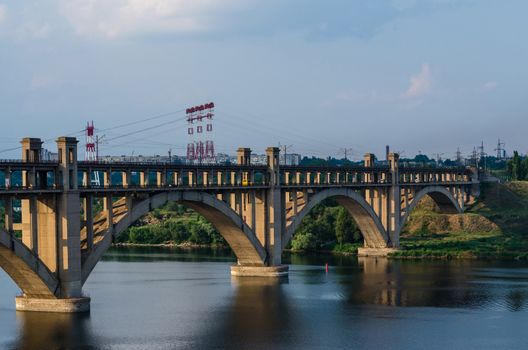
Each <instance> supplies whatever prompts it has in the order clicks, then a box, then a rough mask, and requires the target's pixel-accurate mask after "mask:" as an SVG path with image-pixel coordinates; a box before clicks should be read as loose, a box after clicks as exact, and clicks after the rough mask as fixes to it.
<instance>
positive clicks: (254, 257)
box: [82, 191, 267, 284]
mask: <svg viewBox="0 0 528 350" xmlns="http://www.w3.org/2000/svg"><path fill="white" fill-rule="evenodd" d="M169 201H174V202H179V203H182V204H184V205H185V206H187V207H189V208H191V209H193V210H195V211H196V212H198V213H199V214H200V215H202V216H204V217H205V218H206V219H207V220H208V221H209V222H210V223H211V224H212V225H213V226H214V227H215V228H216V229H217V230H218V232H219V233H220V234H221V235H222V237H224V239H225V240H226V241H227V243H228V244H229V246H230V247H231V249H232V250H233V252H234V254H235V256H236V257H237V259H238V263H239V264H241V265H246V266H265V264H266V262H267V254H266V251H265V249H264V247H263V246H262V244H261V243H260V241H259V240H258V238H257V236H256V235H255V234H254V232H253V231H252V230H251V228H250V227H249V226H248V225H247V224H246V223H244V221H243V220H242V218H241V217H240V216H239V215H238V214H237V213H236V212H235V211H234V210H233V209H231V207H230V206H229V205H228V204H227V203H225V202H224V201H222V200H219V199H218V198H216V197H215V196H214V195H211V194H208V193H204V192H195V191H184V192H162V193H157V194H154V195H151V196H149V197H148V198H145V199H143V200H141V201H139V202H136V203H134V205H133V206H132V210H131V211H130V212H128V213H127V214H126V215H125V216H123V217H122V218H121V219H120V220H119V221H118V222H117V223H115V224H114V232H113V236H114V237H117V236H119V235H120V234H121V233H122V232H124V231H125V230H126V229H127V228H129V227H130V226H131V225H132V224H133V223H134V222H136V221H137V220H138V219H139V218H141V217H142V216H144V215H146V214H148V213H149V212H151V211H153V210H154V209H156V208H159V207H161V206H163V205H164V204H166V203H167V202H169ZM111 244H112V234H110V232H106V233H105V234H104V238H103V239H102V240H101V241H100V242H98V243H97V244H95V245H94V247H93V249H92V252H91V253H90V255H89V256H88V257H87V258H86V260H85V262H84V263H83V267H82V280H83V284H84V282H85V281H86V279H87V278H88V276H89V275H90V272H91V271H92V270H93V268H94V267H95V265H96V264H97V262H98V261H99V260H100V259H101V257H102V256H103V254H104V252H105V251H106V250H107V249H108V248H109V247H110V245H111Z"/></svg>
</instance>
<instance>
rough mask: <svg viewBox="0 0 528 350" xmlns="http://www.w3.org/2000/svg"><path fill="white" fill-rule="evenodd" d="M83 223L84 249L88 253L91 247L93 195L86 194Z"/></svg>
mask: <svg viewBox="0 0 528 350" xmlns="http://www.w3.org/2000/svg"><path fill="white" fill-rule="evenodd" d="M84 222H85V223H86V226H85V227H86V247H87V249H88V251H90V250H92V247H93V195H92V194H87V195H86V198H85V199H84Z"/></svg>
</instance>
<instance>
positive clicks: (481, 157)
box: [478, 141, 487, 171]
mask: <svg viewBox="0 0 528 350" xmlns="http://www.w3.org/2000/svg"><path fill="white" fill-rule="evenodd" d="M478 150H479V154H478V156H479V162H483V163H484V164H483V167H484V171H486V156H487V154H486V152H484V141H481V143H480V146H479V147H478Z"/></svg>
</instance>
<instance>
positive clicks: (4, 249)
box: [0, 231, 59, 299]
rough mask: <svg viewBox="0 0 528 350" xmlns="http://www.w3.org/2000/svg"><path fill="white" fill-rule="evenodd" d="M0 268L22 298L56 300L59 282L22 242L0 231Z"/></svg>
mask: <svg viewBox="0 0 528 350" xmlns="http://www.w3.org/2000/svg"><path fill="white" fill-rule="evenodd" d="M0 268H1V269H2V270H4V271H5V272H6V273H7V275H8V276H9V277H11V279H12V280H13V282H15V284H16V285H17V286H18V287H19V288H20V289H21V290H22V293H23V294H24V296H26V297H29V298H39V299H56V298H57V295H58V293H59V282H58V281H57V279H56V278H55V276H54V275H53V274H52V273H51V271H49V270H48V269H47V268H46V266H45V265H44V263H42V262H41V261H40V259H39V258H38V257H36V256H35V254H33V253H32V252H31V251H30V250H29V249H28V248H27V247H26V246H25V245H24V244H23V243H22V242H20V241H19V240H17V239H14V238H13V239H12V238H11V236H10V235H9V234H8V233H7V232H5V231H0Z"/></svg>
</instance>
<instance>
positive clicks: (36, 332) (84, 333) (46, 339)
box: [13, 312, 93, 350]
mask: <svg viewBox="0 0 528 350" xmlns="http://www.w3.org/2000/svg"><path fill="white" fill-rule="evenodd" d="M16 317H17V323H18V325H19V330H20V331H19V337H18V339H17V341H16V343H15V344H13V349H21V350H25V349H27V350H34V349H72V348H79V347H81V346H82V345H83V344H87V343H88V341H89V340H90V341H93V336H92V335H91V334H89V328H90V326H89V323H90V316H89V314H80V315H72V314H60V313H45V312H17V313H16Z"/></svg>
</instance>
